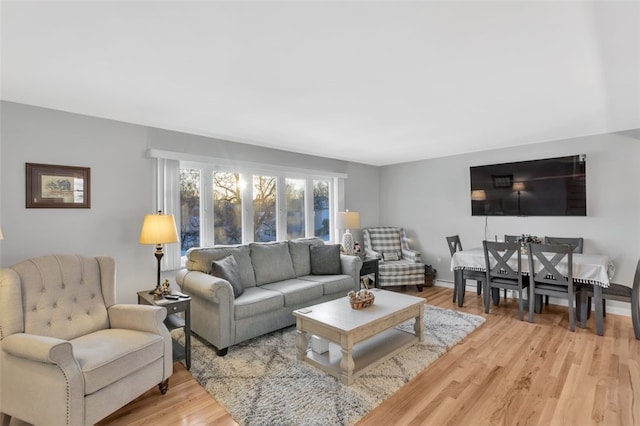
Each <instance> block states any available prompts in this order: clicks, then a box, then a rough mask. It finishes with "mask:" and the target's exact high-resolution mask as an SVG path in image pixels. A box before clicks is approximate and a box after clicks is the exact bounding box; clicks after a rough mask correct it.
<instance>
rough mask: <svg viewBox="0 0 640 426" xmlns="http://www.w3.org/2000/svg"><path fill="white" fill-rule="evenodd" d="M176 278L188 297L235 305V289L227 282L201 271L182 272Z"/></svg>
mask: <svg viewBox="0 0 640 426" xmlns="http://www.w3.org/2000/svg"><path fill="white" fill-rule="evenodd" d="M176 278H177V281H178V285H179V286H180V289H181V290H182V291H183V292H185V293H187V294H188V295H191V296H196V297H199V298H201V299H205V300H207V301H208V302H211V303H218V304H220V303H231V304H232V305H233V300H234V297H233V288H232V287H231V284H229V281H227V280H224V279H222V278H219V277H216V276H214V275H209V274H205V273H204V272H200V271H184V272H183V271H180V272H179V273H178V276H177V277H176Z"/></svg>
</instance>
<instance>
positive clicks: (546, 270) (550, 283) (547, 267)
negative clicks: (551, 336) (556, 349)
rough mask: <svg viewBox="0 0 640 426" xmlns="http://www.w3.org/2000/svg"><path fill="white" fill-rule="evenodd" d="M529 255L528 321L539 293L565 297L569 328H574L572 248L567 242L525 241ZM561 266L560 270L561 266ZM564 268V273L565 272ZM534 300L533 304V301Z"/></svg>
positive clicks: (537, 302) (574, 284)
mask: <svg viewBox="0 0 640 426" xmlns="http://www.w3.org/2000/svg"><path fill="white" fill-rule="evenodd" d="M527 252H528V254H529V256H528V257H529V281H530V285H529V301H530V303H529V322H533V313H534V307H535V305H539V304H541V303H539V300H541V298H542V296H543V295H544V296H553V297H561V298H564V299H567V304H568V306H569V329H570V330H571V331H575V329H576V328H575V317H576V312H575V302H574V298H575V297H574V295H575V292H576V283H575V282H574V280H573V248H572V247H571V246H569V245H568V244H531V243H529V244H527ZM561 265H562V268H561V269H562V271H560V270H559V269H560V266H561ZM565 269H566V272H565ZM534 301H535V303H532V302H534Z"/></svg>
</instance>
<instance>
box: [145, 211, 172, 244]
mask: <svg viewBox="0 0 640 426" xmlns="http://www.w3.org/2000/svg"><path fill="white" fill-rule="evenodd" d="M177 242H178V231H177V230H176V221H175V219H174V218H173V215H172V214H162V212H158V214H148V215H145V217H144V222H143V223H142V231H140V244H167V243H177Z"/></svg>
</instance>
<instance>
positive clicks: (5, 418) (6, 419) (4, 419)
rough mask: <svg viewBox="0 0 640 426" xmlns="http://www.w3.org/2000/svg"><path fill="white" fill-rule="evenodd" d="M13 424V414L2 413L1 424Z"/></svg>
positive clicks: (7, 425) (0, 415) (5, 425)
mask: <svg viewBox="0 0 640 426" xmlns="http://www.w3.org/2000/svg"><path fill="white" fill-rule="evenodd" d="M9 424H11V416H10V415H8V414H5V413H0V425H2V426H9Z"/></svg>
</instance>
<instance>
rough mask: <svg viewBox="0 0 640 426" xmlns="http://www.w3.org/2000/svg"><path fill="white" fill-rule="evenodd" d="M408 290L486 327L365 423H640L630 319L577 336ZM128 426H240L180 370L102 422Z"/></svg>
mask: <svg viewBox="0 0 640 426" xmlns="http://www.w3.org/2000/svg"><path fill="white" fill-rule="evenodd" d="M406 292H407V293H408V294H413V295H416V296H423V297H426V298H427V299H428V303H429V304H431V305H435V306H441V307H444V308H449V309H459V310H461V311H463V312H469V313H472V314H477V315H482V316H484V317H485V318H486V319H487V321H486V322H485V323H484V324H483V325H482V326H481V327H479V328H478V329H477V330H476V331H474V332H473V333H472V334H471V335H469V336H468V337H467V338H466V339H465V340H463V341H462V342H461V343H460V344H458V345H457V346H455V347H454V348H452V349H451V350H450V351H449V352H448V353H446V354H445V355H443V356H442V357H440V358H439V359H438V360H437V361H436V362H434V363H433V364H431V365H430V366H429V367H428V368H426V369H425V370H424V371H423V372H421V373H420V374H419V375H418V376H416V377H415V378H414V379H413V380H412V381H411V382H409V383H408V384H407V385H405V386H404V387H403V388H401V389H400V390H399V391H398V392H396V393H395V394H394V395H392V396H391V397H390V398H389V399H387V400H386V401H384V402H383V403H382V404H381V405H379V406H378V407H377V408H376V409H374V410H373V411H372V412H371V413H369V414H368V415H367V416H366V417H364V418H363V419H362V420H361V421H360V423H359V425H595V424H605V425H621V426H626V425H629V426H632V425H640V341H638V340H635V338H634V335H633V327H632V325H631V319H630V318H628V317H624V316H618V315H612V314H608V315H607V317H606V319H605V335H604V336H602V337H601V336H597V335H596V334H595V325H594V320H593V317H592V318H591V319H590V320H589V322H588V323H587V328H586V329H580V328H577V329H576V332H575V333H571V332H570V331H569V330H568V323H569V321H568V314H567V309H566V308H563V307H560V306H554V305H551V306H549V307H545V308H544V310H543V313H542V314H539V315H536V316H535V323H534V324H529V323H528V322H527V321H526V317H525V321H519V320H518V308H517V302H516V300H515V299H509V301H508V302H507V303H506V304H505V303H504V300H503V301H502V302H501V304H500V306H499V307H493V306H492V311H491V313H490V314H484V312H483V310H482V303H481V299H480V296H476V294H475V292H474V291H469V290H467V295H466V300H465V306H464V307H463V308H457V307H456V306H454V304H453V303H452V302H451V292H452V290H451V289H447V288H443V287H431V288H425V289H424V291H422V292H417V291H414V290H411V289H409V290H407V291H406ZM230 350H233V348H231V349H230ZM125 424H126V425H129V424H131V425H133V424H139V425H142V424H153V425H235V424H236V423H235V422H234V421H233V419H232V418H231V416H229V414H228V413H227V412H226V410H225V409H224V408H223V407H222V406H220V405H219V404H218V403H217V402H216V401H215V400H214V399H213V398H211V397H210V396H209V394H208V393H207V392H206V391H205V390H204V389H203V388H202V387H201V386H200V385H199V384H198V383H197V382H196V381H195V379H193V377H192V376H191V375H190V374H189V372H188V371H187V370H186V369H185V368H184V367H183V365H182V364H180V363H176V364H175V366H174V375H173V377H172V378H171V380H170V384H169V392H168V393H167V394H166V395H164V396H163V395H160V393H159V392H158V390H157V389H152V390H150V391H148V392H147V393H145V394H144V395H142V396H141V397H140V398H138V399H137V400H136V401H134V402H132V403H131V404H129V405H127V406H125V407H123V408H122V409H121V410H119V411H118V412H116V413H114V414H113V415H111V416H109V417H108V418H107V419H105V420H104V421H103V422H101V423H100V425H125Z"/></svg>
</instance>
